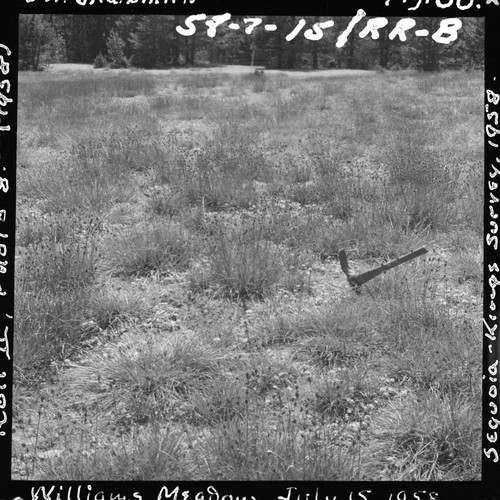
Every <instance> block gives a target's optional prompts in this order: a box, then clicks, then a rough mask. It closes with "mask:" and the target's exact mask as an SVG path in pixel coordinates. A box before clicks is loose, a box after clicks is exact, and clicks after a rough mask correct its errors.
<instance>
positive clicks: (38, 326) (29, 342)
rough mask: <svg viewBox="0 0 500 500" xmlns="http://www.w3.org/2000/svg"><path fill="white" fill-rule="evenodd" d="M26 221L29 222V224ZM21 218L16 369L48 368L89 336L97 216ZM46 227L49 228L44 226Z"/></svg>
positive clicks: (21, 370) (95, 258)
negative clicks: (85, 324) (88, 317)
mask: <svg viewBox="0 0 500 500" xmlns="http://www.w3.org/2000/svg"><path fill="white" fill-rule="evenodd" d="M26 221H29V223H27V224H26ZM26 221H24V223H23V222H22V221H21V223H20V228H19V229H20V234H21V239H20V241H21V242H22V244H24V247H23V248H22V251H21V255H20V256H19V257H18V259H17V270H16V275H17V276H16V304H15V306H16V317H17V318H18V321H17V322H16V369H17V370H18V375H19V376H20V377H21V379H22V378H24V377H27V376H29V374H28V373H27V372H26V370H27V369H28V367H30V368H33V373H35V372H36V371H37V370H44V369H46V368H48V367H49V366H50V364H51V362H52V361H55V360H58V361H60V360H62V359H64V358H65V357H66V356H68V355H69V354H70V353H71V352H72V351H73V350H74V349H75V348H76V347H77V346H78V345H80V343H81V341H82V340H83V337H85V336H86V335H85V328H84V327H83V326H82V323H83V321H84V319H85V316H86V309H87V305H88V300H89V290H90V287H91V286H92V285H93V284H94V283H95V281H96V277H97V252H96V243H95V236H96V231H98V229H99V222H98V221H97V220H96V219H88V218H85V217H81V216H79V215H71V214H62V215H60V216H58V217H53V218H49V217H45V218H41V219H39V220H36V219H35V220H31V219H26ZM44 228H46V230H44Z"/></svg>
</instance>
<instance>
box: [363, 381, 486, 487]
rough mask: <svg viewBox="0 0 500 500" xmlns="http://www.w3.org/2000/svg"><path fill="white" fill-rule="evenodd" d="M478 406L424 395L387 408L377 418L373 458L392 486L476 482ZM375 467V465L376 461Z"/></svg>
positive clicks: (372, 449)
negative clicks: (415, 482)
mask: <svg viewBox="0 0 500 500" xmlns="http://www.w3.org/2000/svg"><path fill="white" fill-rule="evenodd" d="M479 415H480V405H479V404H473V403H471V402H470V401H469V400H466V399H465V400H464V399H462V398H453V397H450V396H445V397H442V396H440V394H438V393H436V392H434V391H432V392H424V393H422V394H420V395H415V394H408V395H406V396H405V398H404V400H397V401H395V402H393V403H389V406H388V407H387V408H385V409H384V410H383V411H381V412H380V413H379V414H378V415H377V416H376V417H375V419H374V422H373V425H374V431H375V433H376V436H377V444H376V445H373V446H372V447H371V449H370V452H369V453H370V454H371V455H372V456H375V457H376V459H377V460H379V461H381V462H379V464H378V467H377V468H378V469H380V465H381V464H382V469H383V474H384V478H386V479H390V480H393V481H439V480H442V479H444V478H448V479H450V478H454V479H455V480H459V481H464V480H467V479H468V478H473V477H477V475H478V474H479V471H478V467H479V464H480V460H479V458H478V455H479V453H480V452H479V450H480V442H479V441H480V433H479V432H478V431H479V427H480V416H479ZM372 463H373V462H372Z"/></svg>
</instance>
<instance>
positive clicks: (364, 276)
mask: <svg viewBox="0 0 500 500" xmlns="http://www.w3.org/2000/svg"><path fill="white" fill-rule="evenodd" d="M426 253H427V249H426V248H424V247H422V248H419V249H418V250H415V251H414V252H411V253H409V254H407V255H403V256H402V257H399V258H398V259H395V260H392V261H391V262H388V263H387V264H384V265H382V266H380V267H377V268H375V269H372V270H371V271H367V272H365V273H361V274H358V275H355V276H351V277H350V281H352V283H353V284H354V285H357V286H360V285H363V284H364V283H366V282H367V281H370V280H372V279H373V278H375V277H376V276H378V275H379V274H382V273H385V272H386V271H388V270H389V269H392V268H393V267H396V266H399V265H400V264H403V263H404V262H407V261H409V260H412V259H414V258H416V257H419V256H420V255H424V254H426Z"/></svg>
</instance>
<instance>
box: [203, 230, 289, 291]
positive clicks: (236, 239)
mask: <svg viewBox="0 0 500 500" xmlns="http://www.w3.org/2000/svg"><path fill="white" fill-rule="evenodd" d="M212 241H213V247H212V250H211V253H210V255H209V260H210V275H211V277H212V280H213V282H214V283H215V284H216V285H217V287H218V289H219V291H220V292H221V293H222V294H223V295H225V296H227V297H230V298H232V299H236V300H247V299H250V298H257V299H262V298H264V297H265V296H268V295H269V294H271V293H272V292H273V290H274V289H275V287H276V285H277V284H278V282H279V280H280V278H281V276H282V275H283V272H284V270H283V257H282V251H281V250H280V248H279V247H277V246H276V245H275V244H273V243H272V242H271V241H268V240H265V239H263V230H262V226H261V225H260V224H259V223H258V222H255V221H250V222H249V223H248V224H247V225H246V227H243V228H240V227H238V226H233V227H231V226H226V227H224V226H220V227H219V228H217V229H216V232H215V235H214V237H213V240H212Z"/></svg>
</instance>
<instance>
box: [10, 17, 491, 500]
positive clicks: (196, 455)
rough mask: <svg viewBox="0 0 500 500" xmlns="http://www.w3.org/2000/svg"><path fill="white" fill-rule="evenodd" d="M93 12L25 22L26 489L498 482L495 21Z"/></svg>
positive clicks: (19, 374) (19, 305)
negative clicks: (488, 475)
mask: <svg viewBox="0 0 500 500" xmlns="http://www.w3.org/2000/svg"><path fill="white" fill-rule="evenodd" d="M202 11H203V9H201V8H200V12H202ZM82 12H83V14H21V15H20V16H19V26H18V28H19V46H18V69H19V72H18V103H17V113H18V117H17V120H18V122H17V153H16V155H17V172H16V179H17V180H16V183H17V187H16V200H17V201H16V236H15V237H16V249H15V297H14V300H15V328H14V353H15V354H14V368H13V370H14V371H13V378H14V386H13V403H12V405H13V406H12V427H13V434H12V472H11V474H12V479H13V480H29V481H55V480H58V481H63V480H65V481H161V480H168V481H200V480H203V481H207V480H212V481H332V482H334V481H422V482H426V481H464V482H465V481H480V480H481V460H482V448H481V446H482V445H481V439H482V412H483V410H482V400H483V391H482V368H483V345H482V327H483V320H482V314H483V242H484V213H483V211H484V203H485V196H484V185H485V175H484V155H485V151H484V95H485V77H484V70H485V63H484V50H485V46H484V45H485V44H484V40H485V20H484V18H483V17H461V18H455V17H453V18H448V17H446V13H445V12H444V13H443V17H414V18H413V19H409V16H406V18H404V17H398V18H396V17H390V16H388V17H385V18H384V17H380V16H378V17H376V16H372V15H369V13H365V12H364V11H357V12H356V9H353V15H352V16H350V17H349V16H319V15H318V16H312V15H310V16H309V15H304V16H298V15H297V16H293V15H279V16H277V15H276V16H272V15H257V14H258V13H257V14H253V15H247V16H243V15H230V14H227V15H225V16H224V15H219V16H215V17H214V16H213V15H211V14H206V15H205V14H200V15H197V16H188V15H184V14H183V15H132V14H97V15H92V14H85V10H84V9H82ZM410 15H411V13H410ZM203 16H205V17H203ZM449 17H451V16H449ZM488 301H489V299H488ZM54 495H55V493H54ZM68 495H69V494H68ZM82 495H83V493H82ZM40 498H42V496H40ZM47 498H55V496H53V497H52V496H50V495H49V496H48V497H47ZM61 498H63V496H62V494H61ZM64 498H65V497H64ZM82 498H83V496H82ZM92 498H93V497H92ZM291 500H292V499H291ZM433 500H434V499H433Z"/></svg>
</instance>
